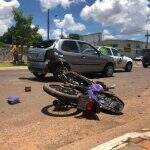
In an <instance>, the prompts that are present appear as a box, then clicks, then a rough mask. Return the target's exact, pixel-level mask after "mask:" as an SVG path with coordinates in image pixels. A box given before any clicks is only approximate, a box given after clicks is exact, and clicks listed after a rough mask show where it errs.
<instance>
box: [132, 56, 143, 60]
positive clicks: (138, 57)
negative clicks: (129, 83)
mask: <svg viewBox="0 0 150 150" xmlns="http://www.w3.org/2000/svg"><path fill="white" fill-rule="evenodd" d="M142 59H143V56H137V57H135V59H134V60H135V61H142Z"/></svg>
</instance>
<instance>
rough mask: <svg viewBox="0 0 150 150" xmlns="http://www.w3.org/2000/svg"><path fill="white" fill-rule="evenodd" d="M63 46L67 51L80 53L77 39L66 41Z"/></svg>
mask: <svg viewBox="0 0 150 150" xmlns="http://www.w3.org/2000/svg"><path fill="white" fill-rule="evenodd" d="M61 48H62V50H63V51H66V52H74V53H79V50H78V46H77V44H76V42H75V41H64V42H63V44H62V47H61Z"/></svg>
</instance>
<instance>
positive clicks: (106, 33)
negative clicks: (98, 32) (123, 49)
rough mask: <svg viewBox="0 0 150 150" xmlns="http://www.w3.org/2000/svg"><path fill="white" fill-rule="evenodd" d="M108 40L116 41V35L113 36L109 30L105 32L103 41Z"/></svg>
mask: <svg viewBox="0 0 150 150" xmlns="http://www.w3.org/2000/svg"><path fill="white" fill-rule="evenodd" d="M106 39H116V37H115V36H114V35H112V34H111V33H110V32H109V31H108V30H104V31H103V40H106Z"/></svg>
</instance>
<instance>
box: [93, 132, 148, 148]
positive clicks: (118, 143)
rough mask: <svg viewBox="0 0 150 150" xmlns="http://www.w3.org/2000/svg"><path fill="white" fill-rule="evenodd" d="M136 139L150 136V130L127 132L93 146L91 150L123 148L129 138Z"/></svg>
mask: <svg viewBox="0 0 150 150" xmlns="http://www.w3.org/2000/svg"><path fill="white" fill-rule="evenodd" d="M130 138H131V139H134V138H143V139H144V138H146V139H147V138H150V132H144V133H142V132H131V133H126V134H124V135H122V136H119V137H117V138H114V139H112V140H110V141H108V142H106V143H103V144H101V145H99V146H97V147H95V148H92V149H91V150H112V149H113V148H116V149H119V148H123V147H124V146H125V144H127V141H128V140H129V139H130Z"/></svg>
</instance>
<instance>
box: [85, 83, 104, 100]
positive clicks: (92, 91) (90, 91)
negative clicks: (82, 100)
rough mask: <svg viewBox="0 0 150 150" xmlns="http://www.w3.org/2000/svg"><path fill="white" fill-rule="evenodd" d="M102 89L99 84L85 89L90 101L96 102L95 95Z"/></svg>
mask: <svg viewBox="0 0 150 150" xmlns="http://www.w3.org/2000/svg"><path fill="white" fill-rule="evenodd" d="M103 91H104V88H103V87H102V86H101V85H100V84H92V85H91V86H89V87H88V88H87V94H88V96H89V98H90V99H92V100H97V96H96V93H100V92H103Z"/></svg>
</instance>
